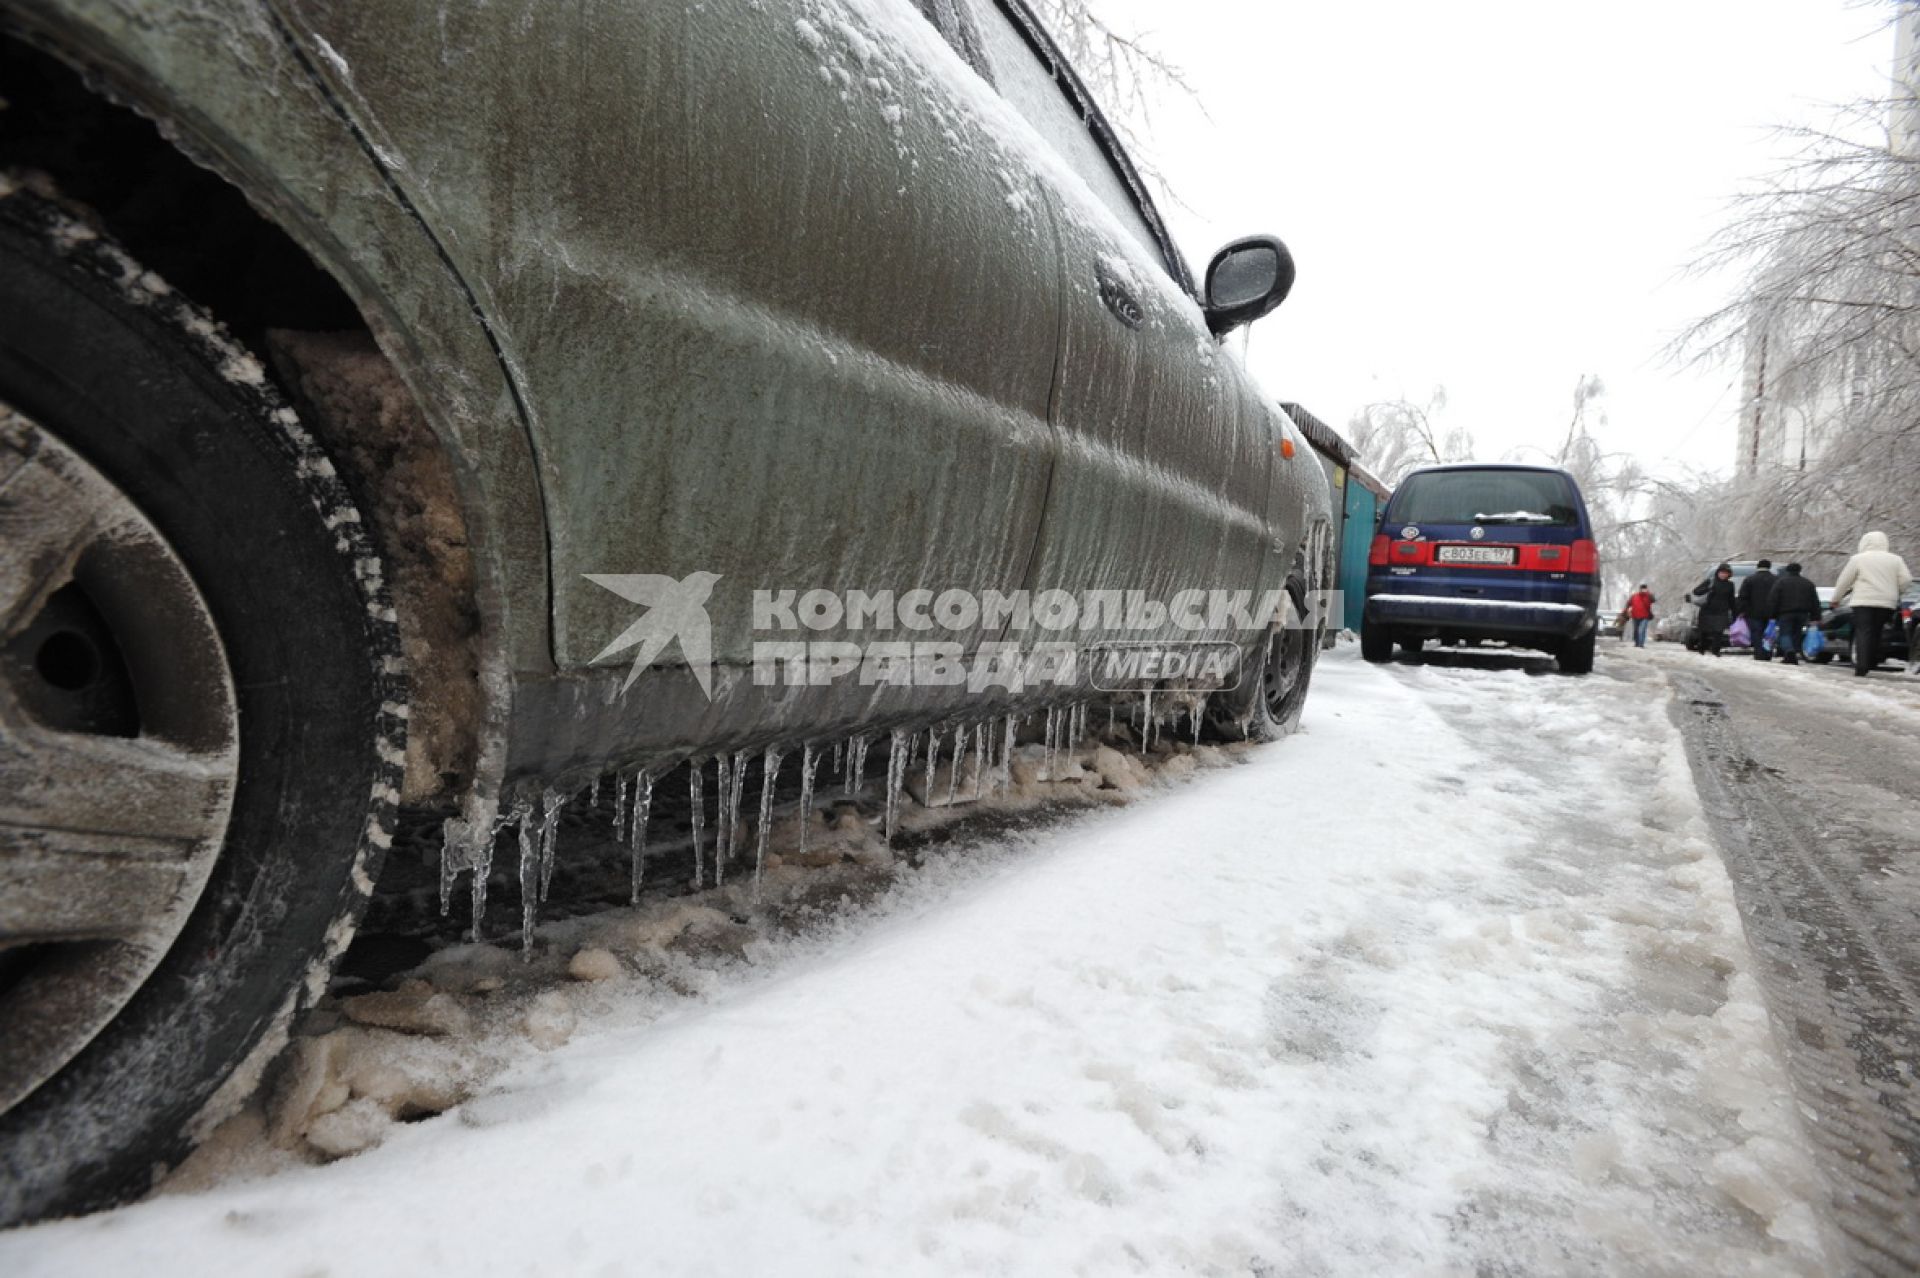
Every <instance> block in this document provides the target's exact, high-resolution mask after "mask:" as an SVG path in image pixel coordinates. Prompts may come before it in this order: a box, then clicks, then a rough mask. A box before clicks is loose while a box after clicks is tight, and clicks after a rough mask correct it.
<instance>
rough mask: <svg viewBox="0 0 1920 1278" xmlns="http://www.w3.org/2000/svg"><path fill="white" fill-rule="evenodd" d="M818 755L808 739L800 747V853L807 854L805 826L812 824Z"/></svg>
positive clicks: (818, 764) (818, 763)
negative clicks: (814, 773)
mask: <svg viewBox="0 0 1920 1278" xmlns="http://www.w3.org/2000/svg"><path fill="white" fill-rule="evenodd" d="M819 766H820V756H819V755H818V754H816V753H815V752H814V749H813V742H811V741H809V742H807V743H806V745H804V746H802V747H801V749H800V855H801V856H805V855H806V854H807V827H808V826H810V825H812V824H813V772H814V769H815V768H818V767H819Z"/></svg>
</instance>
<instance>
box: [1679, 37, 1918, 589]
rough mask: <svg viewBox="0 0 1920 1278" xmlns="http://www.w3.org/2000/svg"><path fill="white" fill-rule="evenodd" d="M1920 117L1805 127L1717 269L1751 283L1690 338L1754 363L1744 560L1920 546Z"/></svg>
mask: <svg viewBox="0 0 1920 1278" xmlns="http://www.w3.org/2000/svg"><path fill="white" fill-rule="evenodd" d="M1915 7H1916V5H1915V4H1914V3H1913V0H1900V3H1899V4H1898V5H1897V6H1896V8H1897V9H1899V10H1901V11H1911V10H1913V9H1914V8H1915ZM1915 110H1916V103H1915V102H1914V100H1913V99H1912V98H1911V96H1899V97H1896V99H1895V100H1894V101H1891V102H1869V103H1861V104H1858V105H1857V106H1856V107H1854V108H1853V109H1852V125H1851V127H1850V128H1848V129H1847V131H1846V132H1844V133H1842V132H1837V131H1800V132H1798V133H1797V134H1796V135H1794V136H1796V137H1797V139H1798V141H1799V143H1800V153H1799V155H1798V157H1797V158H1796V159H1795V161H1794V162H1793V163H1792V164H1790V165H1789V166H1788V167H1787V168H1786V169H1785V170H1784V171H1783V172H1782V173H1780V174H1779V175H1777V176H1776V177H1775V178H1774V179H1773V180H1772V181H1770V182H1768V183H1767V184H1766V185H1765V186H1764V187H1762V188H1761V189H1759V190H1757V191H1754V192H1752V193H1750V194H1749V195H1747V196H1745V197H1743V199H1742V200H1741V201H1739V203H1738V204H1737V206H1736V217H1735V220H1734V221H1733V223H1732V225H1730V226H1729V228H1728V229H1727V230H1726V232H1724V233H1723V235H1722V236H1721V237H1720V239H1719V241H1718V242H1717V243H1716V245H1715V247H1714V250H1713V252H1712V253H1711V254H1710V255H1709V256H1708V258H1707V259H1706V261H1705V262H1704V263H1703V265H1705V266H1708V267H1714V268H1720V267H1727V266H1733V267H1736V268H1739V269H1741V270H1743V271H1744V273H1745V282H1744V285H1743V286H1742V287H1741V288H1740V290H1739V291H1738V293H1737V294H1736V295H1735V296H1734V297H1733V298H1732V299H1731V300H1729V301H1728V303H1727V304H1726V305H1725V306H1723V307H1721V308H1720V309H1719V310H1717V311H1715V312H1714V313H1713V314H1712V315H1709V316H1707V317H1706V318H1705V319H1703V320H1702V321H1701V322H1700V323H1699V324H1698V325H1696V326H1695V327H1694V328H1693V330H1691V332H1690V333H1689V334H1688V335H1687V337H1686V338H1685V339H1684V340H1685V342H1686V344H1687V347H1688V348H1689V349H1690V350H1691V352H1692V353H1695V354H1701V355H1707V356H1713V355H1723V356H1724V355H1737V356H1738V357H1739V358H1740V359H1742V360H1743V361H1744V365H1745V377H1744V384H1745V385H1746V387H1747V393H1746V396H1745V402H1744V403H1743V404H1742V405H1741V414H1742V416H1741V422H1742V435H1741V438H1742V450H1743V451H1742V456H1741V458H1740V462H1741V466H1740V476H1739V479H1738V480H1737V481H1736V483H1735V485H1734V486H1733V488H1732V490H1731V491H1730V492H1729V493H1728V494H1727V496H1728V498H1729V505H1730V510H1729V511H1728V512H1727V514H1728V523H1727V527H1726V528H1725V529H1724V531H1723V536H1724V540H1723V542H1722V545H1723V546H1725V547H1727V548H1728V551H1729V552H1736V551H1737V552H1742V553H1747V554H1761V553H1764V554H1768V555H1769V556H1770V557H1772V558H1775V559H1779V558H1782V557H1787V558H1796V559H1800V560H1802V561H1803V562H1806V563H1807V564H1808V565H1809V569H1810V571H1816V572H1819V573H1821V574H1822V575H1824V573H1826V572H1830V571H1832V570H1833V569H1834V568H1836V567H1837V566H1838V562H1839V560H1840V558H1841V557H1842V556H1844V555H1845V554H1846V553H1847V552H1848V551H1850V550H1851V549H1852V547H1853V543H1854V540H1855V538H1857V537H1858V535H1859V533H1860V532H1862V531H1863V530H1865V529H1867V528H1881V529H1884V530H1885V531H1886V532H1887V533H1888V534H1889V535H1890V536H1891V537H1893V538H1894V540H1895V542H1896V543H1897V544H1904V545H1905V546H1906V547H1909V548H1920V501H1916V499H1915V498H1916V493H1920V148H1916V147H1915V145H1914V144H1913V141H1912V139H1913V134H1912V131H1911V129H1910V128H1909V127H1908V124H1907V122H1908V121H1910V120H1911V118H1912V116H1913V113H1914V111H1915ZM1889 126H1891V127H1889Z"/></svg>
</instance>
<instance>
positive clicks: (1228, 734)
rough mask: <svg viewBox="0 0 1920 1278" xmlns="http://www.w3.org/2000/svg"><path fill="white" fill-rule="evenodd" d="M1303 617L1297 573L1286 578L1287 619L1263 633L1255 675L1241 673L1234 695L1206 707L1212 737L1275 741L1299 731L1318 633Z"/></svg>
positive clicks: (1303, 595)
mask: <svg viewBox="0 0 1920 1278" xmlns="http://www.w3.org/2000/svg"><path fill="white" fill-rule="evenodd" d="M1307 615H1308V614H1307V583H1306V578H1305V577H1303V576H1302V575H1301V574H1300V573H1298V572H1296V573H1294V574H1293V576H1291V577H1289V578H1288V579H1287V615H1286V616H1285V617H1284V618H1283V619H1282V620H1281V622H1280V623H1279V624H1277V625H1275V626H1273V627H1272V628H1270V629H1269V630H1268V631H1267V636H1266V639H1265V640H1264V641H1263V642H1262V644H1261V646H1260V648H1259V650H1258V654H1259V655H1258V663H1259V668H1258V671H1257V672H1256V671H1255V670H1253V669H1247V670H1244V671H1243V672H1242V674H1241V678H1240V683H1239V686H1238V687H1237V688H1235V689H1234V691H1232V692H1230V693H1219V694H1216V695H1215V696H1214V697H1213V698H1211V699H1210V700H1209V702H1208V717H1209V718H1210V720H1211V721H1212V725H1213V728H1214V731H1215V734H1216V735H1217V736H1219V737H1221V738H1223V739H1229V740H1251V741H1277V740H1279V739H1280V738H1281V737H1284V736H1286V735H1287V734H1288V733H1290V732H1292V731H1293V730H1294V729H1296V728H1298V727H1299V726H1300V715H1301V712H1302V711H1303V710H1304V709H1305V708H1306V704H1307V687H1308V685H1309V684H1310V683H1311V682H1312V680H1313V663H1314V659H1315V658H1316V656H1318V654H1319V651H1320V631H1319V629H1318V628H1316V627H1313V626H1309V625H1307V624H1306V620H1305V619H1306V617H1307ZM1252 664H1253V663H1252V662H1251V661H1250V662H1249V663H1248V665H1249V666H1251V665H1252Z"/></svg>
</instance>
